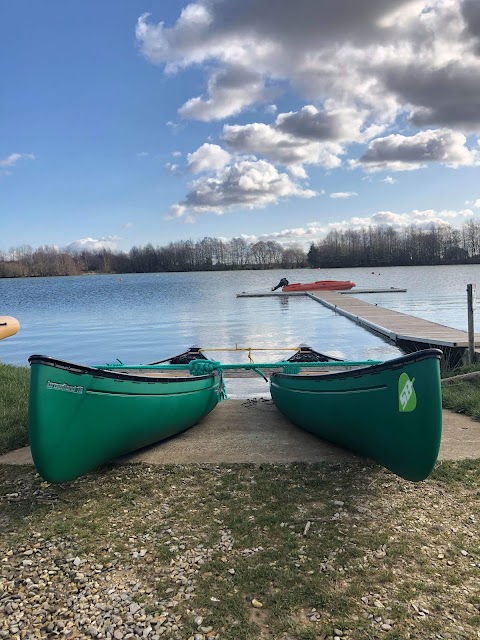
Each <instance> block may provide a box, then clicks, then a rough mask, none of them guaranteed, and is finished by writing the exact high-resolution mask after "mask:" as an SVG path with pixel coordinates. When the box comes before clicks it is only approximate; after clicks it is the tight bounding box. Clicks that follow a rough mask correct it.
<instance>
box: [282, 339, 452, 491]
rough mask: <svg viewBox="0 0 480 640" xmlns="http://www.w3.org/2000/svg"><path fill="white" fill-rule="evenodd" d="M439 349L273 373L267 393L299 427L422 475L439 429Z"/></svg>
mask: <svg viewBox="0 0 480 640" xmlns="http://www.w3.org/2000/svg"><path fill="white" fill-rule="evenodd" d="M441 355H442V352H441V351H439V350H437V349H427V350H425V351H419V352H417V353H414V354H410V355H407V356H403V357H401V358H397V359H395V360H391V361H389V362H386V363H384V364H380V365H374V366H371V367H368V368H361V369H356V370H350V371H346V370H345V371H341V372H338V373H327V374H323V375H302V374H300V375H290V374H282V373H274V374H273V375H272V376H271V379H270V391H271V394H272V400H273V402H274V403H275V405H276V407H277V408H278V409H279V410H280V411H281V412H282V413H283V414H284V415H285V416H286V417H287V418H289V419H290V420H291V421H292V422H293V423H294V424H296V425H298V426H299V427H302V428H303V429H306V430H307V431H310V432H311V433H314V434H315V435H317V436H320V437H321V438H324V439H325V440H329V441H331V442H333V443H335V444H337V445H339V446H341V447H345V448H347V449H350V450H351V451H354V452H356V453H359V454H361V455H364V456H367V457H369V458H371V459H372V460H375V461H376V462H378V463H379V464H381V465H383V466H384V467H386V468H387V469H389V470H390V471H393V472H394V473H396V474H397V475H399V476H401V477H402V478H405V479H406V480H413V481H419V480H424V479H425V478H426V477H428V475H429V474H430V472H431V471H432V469H433V467H434V465H435V462H436V460H437V456H438V451H439V448H440V440H441V436H442V398H441V383H440V358H441Z"/></svg>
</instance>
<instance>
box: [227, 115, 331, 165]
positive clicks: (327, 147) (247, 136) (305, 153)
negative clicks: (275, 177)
mask: <svg viewBox="0 0 480 640" xmlns="http://www.w3.org/2000/svg"><path fill="white" fill-rule="evenodd" d="M222 138H223V140H224V142H225V143H226V145H227V146H228V147H229V148H231V149H232V150H233V151H236V152H237V153H249V154H254V155H255V156H263V157H264V158H266V159H267V160H269V161H270V162H273V163H274V164H281V165H284V166H289V165H305V164H318V165H321V166H323V167H325V168H326V169H333V168H335V167H338V166H339V165H340V164H341V160H340V158H339V156H340V155H341V154H343V153H344V149H343V147H342V145H340V144H338V143H336V142H325V143H320V142H314V141H311V140H306V139H302V140H300V139H298V138H295V137H293V136H292V135H290V134H288V133H283V132H281V131H279V130H278V129H277V128H275V127H271V126H269V125H267V124H262V123H253V124H247V125H232V126H228V125H227V126H225V127H224V128H223V135H222Z"/></svg>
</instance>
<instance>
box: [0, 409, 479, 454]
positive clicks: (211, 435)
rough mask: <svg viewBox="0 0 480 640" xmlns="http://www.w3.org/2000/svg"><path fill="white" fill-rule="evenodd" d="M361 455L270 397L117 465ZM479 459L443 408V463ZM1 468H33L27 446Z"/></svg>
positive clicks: (470, 438)
mask: <svg viewBox="0 0 480 640" xmlns="http://www.w3.org/2000/svg"><path fill="white" fill-rule="evenodd" d="M355 458H357V459H358V457H357V456H355V455H354V454H351V453H349V452H348V451H345V450H343V449H339V448H338V447H335V446H334V445H332V444H330V443H328V442H325V441H324V440H321V439H320V438H317V437H315V436H313V435H311V434H309V433H307V432H305V431H303V430H302V429H299V428H298V427H296V426H294V425H293V424H292V423H291V422H289V421H288V420H287V419H286V418H285V417H284V416H283V415H282V414H281V413H280V412H279V411H277V409H276V408H275V407H274V406H273V403H272V401H271V400H270V399H267V398H260V399H244V400H238V399H237V400H228V401H227V402H222V403H221V404H220V405H218V406H217V407H216V408H215V410H214V411H213V412H212V413H211V414H210V415H208V416H207V417H206V418H205V419H204V420H202V421H201V422H200V423H199V424H197V425H195V426H194V427H192V428H191V429H189V430H188V431H186V432H184V433H182V434H180V435H178V436H175V437H173V438H170V439H169V440H166V441H164V442H160V443H158V444H155V445H152V446H151V447H147V448H145V449H142V450H140V451H137V452H135V453H133V454H131V455H128V456H124V457H123V458H121V459H119V460H118V462H119V463H120V464H122V463H131V462H135V463H145V464H150V465H152V464H197V463H204V464H205V463H212V464H220V463H227V464H231V463H236V462H240V463H256V464H260V463H262V462H263V463H279V464H285V463H289V462H299V461H303V462H321V461H331V462H338V461H348V460H353V459H355ZM464 458H480V423H478V422H474V421H473V420H471V419H470V418H467V417H465V416H462V415H459V414H456V413H453V412H451V411H446V410H444V412H443V437H442V444H441V448H440V456H439V459H440V460H461V459H464ZM0 464H18V465H21V464H32V458H31V455H30V450H29V448H28V447H24V448H22V449H18V450H16V451H11V452H10V453H7V454H6V455H4V456H0Z"/></svg>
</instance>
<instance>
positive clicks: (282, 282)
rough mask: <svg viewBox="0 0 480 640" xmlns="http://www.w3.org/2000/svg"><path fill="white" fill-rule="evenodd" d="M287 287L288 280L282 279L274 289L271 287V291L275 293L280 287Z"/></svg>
mask: <svg viewBox="0 0 480 640" xmlns="http://www.w3.org/2000/svg"><path fill="white" fill-rule="evenodd" d="M287 285H288V280H287V279H286V278H282V279H281V280H280V282H279V283H278V284H277V286H276V287H273V289H272V291H276V290H277V289H280V287H286V286H287Z"/></svg>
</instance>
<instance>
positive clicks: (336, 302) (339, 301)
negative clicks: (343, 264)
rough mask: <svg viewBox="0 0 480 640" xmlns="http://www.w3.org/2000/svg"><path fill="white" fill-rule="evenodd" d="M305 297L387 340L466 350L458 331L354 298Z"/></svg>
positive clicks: (477, 340) (335, 295)
mask: <svg viewBox="0 0 480 640" xmlns="http://www.w3.org/2000/svg"><path fill="white" fill-rule="evenodd" d="M308 296H309V297H310V298H311V299H312V300H316V301H317V302H320V303H321V304H323V305H324V306H326V307H328V308H330V309H332V310H333V311H336V312H337V313H340V314H342V315H344V316H346V317H348V318H350V319H351V320H354V321H355V322H356V323H357V324H360V325H362V326H364V327H367V328H370V329H373V330H375V331H376V332H377V333H380V334H382V335H384V336H386V337H388V338H390V339H394V340H408V341H411V342H428V343H432V342H434V343H438V344H442V345H444V346H451V347H468V333H467V332H466V331H462V330H460V329H455V328H453V327H447V326H444V325H441V324H438V323H436V322H431V321H430V320H424V319H422V318H416V317H415V316H410V315H408V314H406V313H401V312H399V311H392V310H391V309H385V308H384V307H379V306H378V305H375V304H371V303H370V302H365V300H359V299H358V298H353V297H350V296H348V297H345V296H343V295H341V294H339V293H338V292H335V291H322V292H321V293H320V292H319V293H315V294H313V293H308ZM475 345H476V346H480V335H476V336H475Z"/></svg>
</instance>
